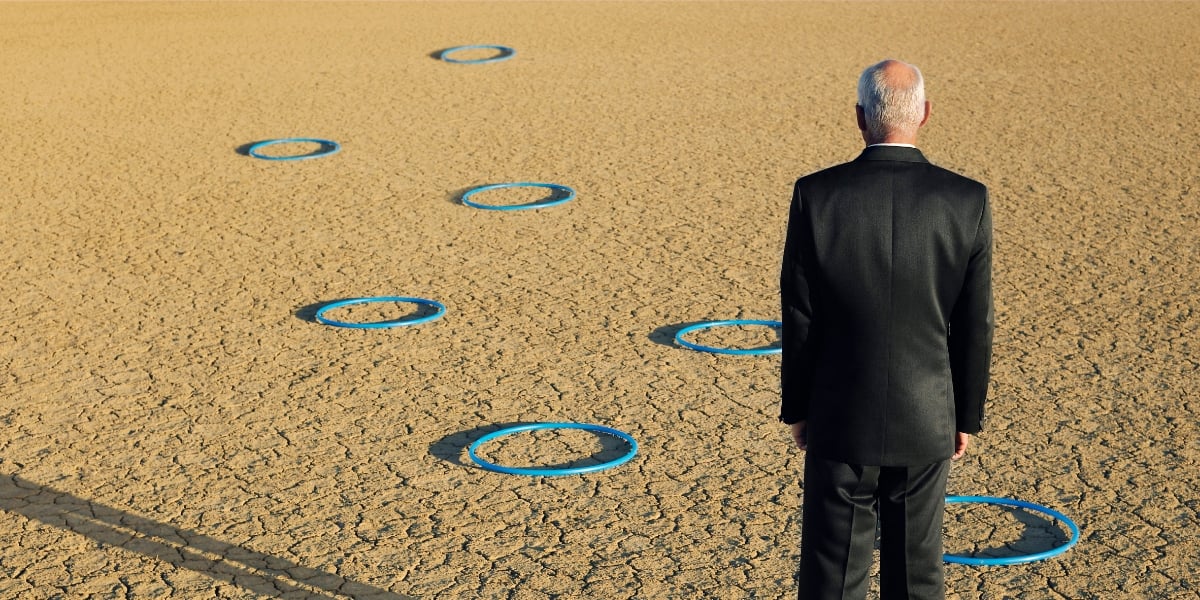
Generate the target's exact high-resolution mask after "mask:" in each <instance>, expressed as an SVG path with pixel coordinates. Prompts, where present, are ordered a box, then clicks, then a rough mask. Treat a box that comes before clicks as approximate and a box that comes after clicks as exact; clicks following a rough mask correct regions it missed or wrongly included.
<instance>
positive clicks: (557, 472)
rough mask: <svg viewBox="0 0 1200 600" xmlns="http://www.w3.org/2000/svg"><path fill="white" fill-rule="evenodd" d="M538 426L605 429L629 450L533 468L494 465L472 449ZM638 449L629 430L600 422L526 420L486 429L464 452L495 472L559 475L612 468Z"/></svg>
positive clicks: (590, 429)
mask: <svg viewBox="0 0 1200 600" xmlns="http://www.w3.org/2000/svg"><path fill="white" fill-rule="evenodd" d="M538 429H582V430H584V431H591V432H593V433H604V434H608V435H612V436H616V437H618V438H621V439H622V440H624V441H625V443H627V444H629V452H627V453H625V455H624V456H621V457H620V458H617V459H614V460H610V461H608V462H605V463H600V464H598V465H589V466H586V467H570V468H567V469H540V468H534V467H505V466H503V465H497V464H495V463H490V462H488V461H486V460H483V459H482V458H479V455H478V454H476V453H475V450H476V449H478V448H479V447H480V446H482V445H483V444H485V443H487V442H489V441H491V440H494V439H496V438H498V437H502V436H506V435H509V434H513V433H520V432H522V431H534V430H538ZM637 449H638V445H637V441H636V440H634V439H633V436H631V435H629V434H628V433H625V432H624V431H620V430H617V429H613V428H611V427H605V426H603V425H589V424H587V423H531V424H527V425H517V426H515V427H508V428H505V429H501V430H499V431H493V432H492V433H489V434H487V435H485V436H483V437H481V438H479V439H478V440H475V443H473V444H471V446H470V448H468V449H467V455H468V456H470V457H471V460H473V461H475V463H476V464H478V465H479V466H481V467H483V468H485V469H487V470H489V471H496V472H497V473H508V474H509V475H533V476H538V475H540V476H546V477H556V476H560V475H579V474H582V473H595V472H596V471H603V470H605V469H611V468H613V467H615V466H618V465H623V464H625V463H627V462H629V461H630V460H631V459H632V458H633V455H635V454H637Z"/></svg>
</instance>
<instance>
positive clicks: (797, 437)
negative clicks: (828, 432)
mask: <svg viewBox="0 0 1200 600" xmlns="http://www.w3.org/2000/svg"><path fill="white" fill-rule="evenodd" d="M792 441H793V442H796V447H797V448H799V449H801V450H808V421H796V422H795V423H792Z"/></svg>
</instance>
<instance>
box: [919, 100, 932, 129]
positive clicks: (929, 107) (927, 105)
mask: <svg viewBox="0 0 1200 600" xmlns="http://www.w3.org/2000/svg"><path fill="white" fill-rule="evenodd" d="M931 110H933V103H932V102H930V101H928V100H926V101H925V116H923V117H921V125H917V127H921V126H922V125H924V124H925V121H928V120H929V111H931Z"/></svg>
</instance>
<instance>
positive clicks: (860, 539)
mask: <svg viewBox="0 0 1200 600" xmlns="http://www.w3.org/2000/svg"><path fill="white" fill-rule="evenodd" d="M949 473H950V461H949V460H944V461H941V462H937V463H934V464H932V465H925V466H922V467H870V466H862V465H850V464H846V463H841V462H837V461H832V460H824V459H820V458H816V457H814V456H811V455H810V456H807V457H805V461H804V524H803V528H802V531H801V535H802V536H803V538H802V539H801V542H800V600H860V599H863V598H866V596H867V575H868V571H869V570H870V567H871V560H872V553H873V551H874V548H875V524H876V518H877V517H878V521H879V527H880V533H879V587H880V594H879V596H880V599H881V600H897V599H902V598H906V599H920V600H942V599H943V598H945V597H946V588H945V580H944V576H943V572H942V513H943V511H944V510H945V505H946V477H947V476H948V475H949Z"/></svg>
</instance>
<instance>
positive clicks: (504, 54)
mask: <svg viewBox="0 0 1200 600" xmlns="http://www.w3.org/2000/svg"><path fill="white" fill-rule="evenodd" d="M463 50H498V51H500V54H497V55H496V56H493V57H491V58H473V59H466V60H464V59H458V58H450V55H451V54H453V53H455V52H461V51H463ZM516 54H517V51H516V50H513V49H512V48H509V47H508V46H496V45H493V44H476V45H473V46H455V47H453V48H447V49H445V50H442V51H441V53H440V54H439V55H438V58H440V59H442V60H444V61H446V62H448V63H456V64H460V65H481V64H483V63H493V62H500V61H502V60H508V59H510V58H512V57H513V56H515V55H516Z"/></svg>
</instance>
